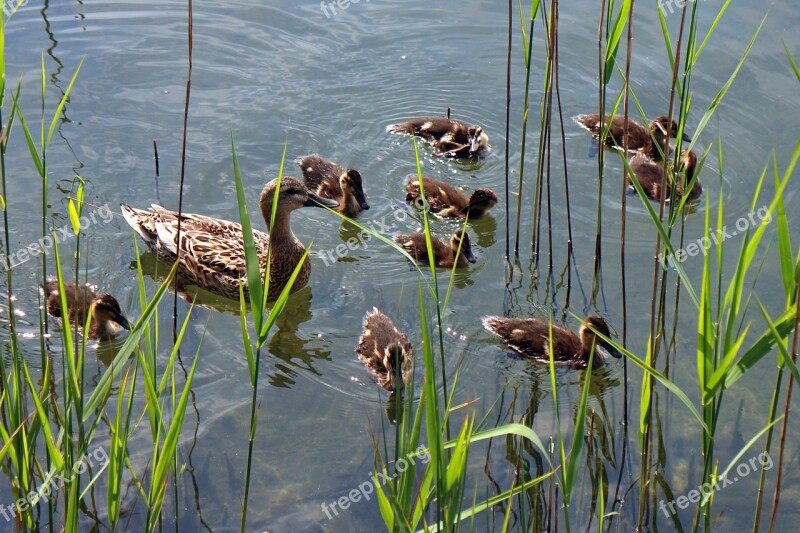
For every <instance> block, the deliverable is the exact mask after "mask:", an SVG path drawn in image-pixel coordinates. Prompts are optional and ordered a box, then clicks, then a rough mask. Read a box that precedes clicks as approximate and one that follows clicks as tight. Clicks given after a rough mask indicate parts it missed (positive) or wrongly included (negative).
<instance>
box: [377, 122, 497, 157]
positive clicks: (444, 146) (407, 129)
mask: <svg viewBox="0 0 800 533" xmlns="http://www.w3.org/2000/svg"><path fill="white" fill-rule="evenodd" d="M386 131H388V132H390V133H407V134H413V135H416V136H418V137H422V138H423V139H425V140H426V141H428V142H429V143H431V144H432V145H433V147H434V149H435V150H436V151H435V155H437V156H448V157H481V156H484V155H486V154H488V153H489V152H490V151H491V149H492V147H491V146H489V136H488V135H486V133H485V132H484V131H483V128H481V127H480V126H477V125H475V126H470V125H469V124H467V123H465V122H462V121H460V120H455V119H451V118H445V117H426V118H416V119H412V120H408V121H406V122H402V123H400V124H391V125H389V126H387V127H386Z"/></svg>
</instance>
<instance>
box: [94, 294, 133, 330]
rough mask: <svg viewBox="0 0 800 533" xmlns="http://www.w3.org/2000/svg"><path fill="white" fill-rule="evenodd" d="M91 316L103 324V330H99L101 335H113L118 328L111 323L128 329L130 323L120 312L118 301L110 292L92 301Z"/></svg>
mask: <svg viewBox="0 0 800 533" xmlns="http://www.w3.org/2000/svg"><path fill="white" fill-rule="evenodd" d="M92 318H93V319H94V321H95V322H96V323H97V324H99V325H100V326H101V329H103V326H105V331H101V332H100V333H101V335H103V336H113V335H114V334H116V332H117V331H118V329H117V328H116V327H114V326H113V325H112V324H117V325H118V326H119V327H120V328H122V329H127V330H129V331H130V329H131V325H130V324H129V323H128V319H127V318H125V315H123V314H122V309H120V306H119V302H118V301H117V299H116V298H114V297H113V296H111V295H110V294H101V295H99V296H97V298H95V299H94V301H93V302H92Z"/></svg>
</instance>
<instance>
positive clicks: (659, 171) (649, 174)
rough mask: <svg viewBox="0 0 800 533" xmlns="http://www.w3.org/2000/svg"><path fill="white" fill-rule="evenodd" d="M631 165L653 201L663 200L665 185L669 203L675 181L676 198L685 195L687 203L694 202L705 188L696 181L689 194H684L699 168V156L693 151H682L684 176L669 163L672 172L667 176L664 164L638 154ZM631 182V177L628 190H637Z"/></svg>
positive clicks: (680, 164)
mask: <svg viewBox="0 0 800 533" xmlns="http://www.w3.org/2000/svg"><path fill="white" fill-rule="evenodd" d="M630 165H631V170H632V171H633V174H634V176H635V177H636V180H637V181H638V182H639V184H640V185H641V186H642V189H644V192H645V194H646V195H647V197H648V198H650V199H652V200H661V187H662V185H664V184H665V185H666V191H664V197H665V198H666V201H667V202H669V199H670V196H671V195H672V182H673V180H677V189H676V191H675V192H676V198H678V199H680V198H681V197H683V196H684V194H685V195H686V196H687V198H686V201H687V202H692V201H694V200H696V199H697V198H698V197H699V196H700V194H701V193H702V192H703V187H702V186H701V185H700V182H699V181H697V180H695V182H694V185H692V188H691V189H690V190H689V191H688V193H684V191H683V189H684V187H685V186H686V185H688V184H689V182H690V181H692V177H694V173H695V170H696V168H697V154H695V153H694V151H693V150H681V157H680V162H679V167H680V169H681V171H682V174H683V176H681V175H680V174H679V173H675V172H673V166H672V163H671V162H669V163H668V166H669V169H670V171H669V172H668V173H667V174H666V175H665V173H664V163H663V162H658V161H653V160H652V159H650V158H648V157H647V156H645V155H644V154H637V155H636V156H634V157H633V158H632V159H631V163H630ZM630 180H631V176H630V175H629V176H628V188H630V189H631V190H635V189H634V186H633V183H631V181H630Z"/></svg>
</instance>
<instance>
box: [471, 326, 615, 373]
mask: <svg viewBox="0 0 800 533" xmlns="http://www.w3.org/2000/svg"><path fill="white" fill-rule="evenodd" d="M590 326H591V328H594V330H596V331H598V332H599V333H602V334H603V335H605V336H606V337H610V334H609V330H608V324H606V321H605V320H603V319H602V318H601V317H599V316H597V315H590V316H588V317H586V320H585V321H584V322H583V325H582V326H581V329H580V333H579V334H578V335H576V334H575V333H573V332H572V331H570V330H568V329H566V328H563V327H561V326H556V325H555V324H553V334H552V336H553V361H554V362H555V364H558V365H569V366H574V367H577V368H586V367H587V366H588V365H589V354H590V353H591V350H592V346H594V347H595V352H594V359H593V365H592V367H593V368H597V367H599V366H602V365H603V364H604V363H605V361H606V359H607V358H608V357H607V355H611V356H613V357H615V358H619V357H621V355H620V353H619V352H618V351H617V350H616V348H614V347H613V346H611V345H610V344H608V343H606V342H605V341H604V340H603V339H601V338H600V337H598V336H597V335H595V333H594V331H592V329H591V328H590ZM483 327H485V328H486V329H487V330H489V331H490V332H491V333H493V334H495V335H497V336H498V337H500V338H501V339H502V340H503V342H504V343H505V344H506V345H508V346H509V347H510V348H511V349H513V350H514V351H516V352H517V353H519V354H520V355H522V356H523V357H527V358H530V359H535V360H536V361H539V362H544V363H546V362H549V361H550V356H549V353H550V323H549V322H548V321H547V320H543V319H541V318H505V317H500V316H487V317H484V318H483Z"/></svg>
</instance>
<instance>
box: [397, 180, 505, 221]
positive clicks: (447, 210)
mask: <svg viewBox="0 0 800 533" xmlns="http://www.w3.org/2000/svg"><path fill="white" fill-rule="evenodd" d="M423 180H424V181H423V188H424V189H425V200H426V201H427V203H428V207H429V208H430V210H431V211H432V212H433V213H438V214H439V216H443V217H460V218H464V217H466V216H467V215H469V218H471V219H474V218H480V217H482V216H483V215H484V214H485V213H486V212H487V211H488V210H489V209H491V208H492V207H494V206H495V205H497V195H496V194H495V193H494V192H493V191H491V190H489V189H477V190H476V191H475V192H473V193H472V196H470V197H467V195H466V194H464V193H463V192H461V191H460V190H458V189H457V188H456V187H453V186H452V185H450V184H449V183H445V182H443V181H440V180H437V179H433V178H429V177H427V176H424V177H423ZM406 191H407V194H406V202H409V203H411V202H415V201H418V200H419V198H420V190H419V179H418V177H417V175H415V174H414V175H411V176H409V177H408V180H407V181H406Z"/></svg>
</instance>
